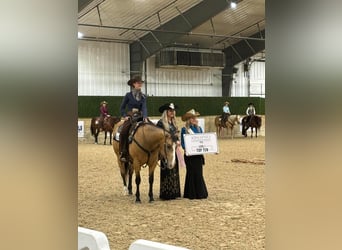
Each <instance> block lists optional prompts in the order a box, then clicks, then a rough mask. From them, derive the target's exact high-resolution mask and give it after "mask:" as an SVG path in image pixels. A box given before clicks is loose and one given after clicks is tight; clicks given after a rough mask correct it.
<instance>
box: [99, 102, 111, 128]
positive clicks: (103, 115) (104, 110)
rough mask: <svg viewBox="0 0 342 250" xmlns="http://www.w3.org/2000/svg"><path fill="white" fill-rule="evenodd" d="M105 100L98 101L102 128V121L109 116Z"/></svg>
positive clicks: (101, 126)
mask: <svg viewBox="0 0 342 250" xmlns="http://www.w3.org/2000/svg"><path fill="white" fill-rule="evenodd" d="M107 104H108V103H107V102H106V101H103V102H101V103H100V128H103V122H104V120H105V119H106V118H107V117H109V116H110V115H109V114H108V107H107Z"/></svg>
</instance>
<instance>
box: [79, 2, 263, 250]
mask: <svg viewBox="0 0 342 250" xmlns="http://www.w3.org/2000/svg"><path fill="white" fill-rule="evenodd" d="M78 10H79V12H78V226H79V227H83V228H86V229H92V230H95V231H99V232H102V233H104V234H105V236H106V237H107V238H108V241H109V245H110V249H111V250H113V249H115V250H128V249H129V248H130V246H131V244H132V243H133V242H134V241H136V240H138V239H143V240H148V241H152V242H156V243H161V244H168V245H171V246H178V247H183V248H187V249H193V250H202V249H203V250H207V249H210V250H211V249H213V250H216V249H232V250H240V249H241V250H246V249H248V250H250V249H253V250H254V249H265V244H266V243H265V242H266V239H265V235H266V232H265V216H266V215H265V166H266V165H265V131H266V116H265V100H266V91H265V62H266V48H265V41H266V38H265V34H266V19H265V0H241V1H240V0H239V1H226V0H144V1H141V0H139V1H138V0H126V1H114V0H106V1H96V0H78ZM137 103H138V104H137ZM171 104H172V106H174V107H176V106H177V108H174V109H173V110H174V111H176V121H177V126H178V129H179V130H180V129H181V128H182V127H183V126H184V125H185V123H184V121H182V120H181V117H182V116H183V115H184V114H186V113H189V112H190V114H191V112H192V110H194V114H196V116H197V112H198V113H199V117H198V120H199V121H200V125H201V126H202V128H203V129H204V132H205V133H207V132H210V133H216V136H217V137H215V136H212V134H211V135H210V137H211V138H217V146H218V152H217V153H216V151H214V152H211V153H206V154H204V157H205V165H204V166H203V171H204V172H203V175H204V180H205V182H206V186H207V189H208V198H207V199H193V200H190V199H186V198H183V196H182V197H181V198H177V199H174V200H161V199H159V193H160V190H159V187H160V166H159V165H158V166H157V167H156V169H155V172H154V185H153V194H154V201H153V202H151V203H150V202H149V196H148V191H149V190H148V189H149V181H148V178H149V177H148V168H142V169H141V172H140V173H141V184H140V198H141V203H136V202H135V199H136V197H135V192H136V185H135V175H134V174H133V181H132V186H133V187H132V188H133V190H132V191H133V195H125V194H124V187H123V181H122V178H121V175H120V170H119V167H118V163H117V158H116V155H115V153H114V150H113V146H112V145H111V144H110V138H109V136H110V135H109V134H108V133H107V135H108V136H107V139H106V144H104V132H103V131H102V132H100V133H99V137H98V143H95V137H94V136H93V135H92V134H91V132H90V127H91V120H93V124H95V121H99V122H98V123H96V126H98V127H97V129H99V126H102V129H105V128H106V129H107V128H108V126H107V125H108V124H109V122H108V121H107V120H104V118H105V117H110V116H111V117H112V118H113V119H110V120H111V121H114V120H117V118H120V119H122V118H126V116H127V114H128V112H138V113H139V112H140V113H142V114H143V115H144V117H143V118H144V120H145V121H146V120H147V119H146V118H147V117H148V118H149V119H150V120H152V121H153V122H156V121H158V120H159V119H160V118H161V116H162V113H163V115H164V117H165V113H167V112H169V111H167V112H165V111H166V110H164V111H163V110H162V111H160V110H161V109H162V108H161V107H163V106H165V105H171ZM250 107H253V109H250ZM134 110H135V111H134ZM174 111H172V112H174ZM195 111H196V113H195ZM250 112H251V113H250ZM173 114H174V113H173ZM229 115H231V116H229ZM247 115H248V116H249V117H248V118H250V117H252V116H253V115H255V116H257V117H255V118H256V121H257V122H255V123H256V124H257V125H255V126H259V125H260V124H259V123H260V119H259V118H261V127H260V128H259V129H258V131H257V135H256V133H255V130H254V133H253V136H252V131H251V129H249V130H247V136H246V137H245V136H243V135H242V133H243V132H244V129H242V128H245V127H243V126H242V125H241V123H243V122H245V120H244V118H245V117H246V116H247ZM219 116H220V117H222V118H227V120H226V122H225V123H223V122H221V121H220V119H221V118H219ZM229 117H230V118H231V120H229ZM167 119H169V117H168V118H167ZM189 119H190V120H191V118H189ZM232 119H234V120H233V122H232ZM105 121H106V122H107V123H105ZM251 121H255V120H250V122H249V123H248V124H250V125H251V124H252V122H251ZM169 122H170V120H169ZM101 124H102V125H101ZM163 124H166V125H168V124H167V121H166V119H165V120H164V123H163ZM220 124H221V125H222V126H227V127H228V126H229V129H226V128H224V129H223V130H222V131H221V133H219V130H217V128H216V126H218V127H219V126H221V125H220ZM232 124H234V126H233V125H232ZM253 126H254V125H253ZM231 128H232V131H231V130H230V129H231ZM110 129H111V127H110V126H109V129H108V130H109V131H110ZM124 131H125V130H124ZM195 132H198V131H195ZM150 133H152V132H150ZM95 134H96V133H95ZM122 134H125V133H122ZM205 136H206V135H205ZM189 137H190V138H194V137H196V135H195V136H192V137H191V136H189ZM189 137H188V138H189ZM144 138H145V137H144ZM160 138H161V139H165V145H167V146H165V152H164V153H165V154H167V153H170V154H171V153H172V152H171V150H169V151H167V149H166V148H167V147H169V148H173V147H172V146H171V143H169V144H167V142H166V140H167V137H166V136H165V134H164V137H162V136H160ZM214 140H215V143H216V139H214ZM169 141H170V140H169ZM145 142H147V140H146V141H145ZM136 144H138V143H136ZM156 144H157V143H156ZM157 145H161V144H157ZM215 146H216V144H215ZM131 148H132V147H131ZM215 150H216V147H215ZM151 151H152V148H151ZM136 152H140V151H136ZM159 153H162V151H159ZM122 157H124V156H122ZM125 157H127V155H126V156H125ZM133 157H134V156H133ZM138 158H139V157H135V158H134V159H135V161H133V162H134V163H135V162H137V159H138ZM152 159H157V157H156V156H155V157H154V158H153V157H152ZM200 163H202V162H200ZM158 164H159V162H158ZM188 165H189V164H188ZM136 167H137V166H136ZM195 170H197V169H195ZM179 174H180V188H181V195H183V193H184V184H185V174H186V168H185V167H181V168H180V169H179ZM169 177H170V175H169ZM170 178H172V177H170ZM164 183H165V182H164ZM78 239H79V241H80V237H79V238H78ZM82 248H83V247H82ZM144 249H145V248H144ZM78 250H84V249H80V247H79V249H78Z"/></svg>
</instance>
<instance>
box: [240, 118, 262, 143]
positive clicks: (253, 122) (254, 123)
mask: <svg viewBox="0 0 342 250" xmlns="http://www.w3.org/2000/svg"><path fill="white" fill-rule="evenodd" d="M247 117H248V116H245V117H244V118H243V119H242V135H244V136H245V137H247V130H248V129H249V128H251V138H252V137H253V129H254V128H255V137H258V129H260V127H261V117H260V116H257V115H252V116H251V117H250V120H249V122H247Z"/></svg>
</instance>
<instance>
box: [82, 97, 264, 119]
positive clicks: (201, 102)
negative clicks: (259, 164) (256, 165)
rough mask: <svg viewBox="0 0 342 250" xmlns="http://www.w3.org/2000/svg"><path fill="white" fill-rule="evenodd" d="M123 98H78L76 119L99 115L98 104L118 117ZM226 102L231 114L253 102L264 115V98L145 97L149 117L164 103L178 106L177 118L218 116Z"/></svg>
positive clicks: (156, 113)
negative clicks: (194, 114)
mask: <svg viewBox="0 0 342 250" xmlns="http://www.w3.org/2000/svg"><path fill="white" fill-rule="evenodd" d="M122 99H123V96H79V97H78V117H94V116H98V115H99V108H100V103H101V102H102V101H107V102H108V109H109V113H110V114H111V115H114V116H119V115H120V104H121V101H122ZM225 101H228V102H229V103H230V104H229V107H230V111H231V113H232V114H239V115H244V114H245V112H246V108H247V104H248V103H249V102H253V103H254V105H255V107H256V111H257V114H259V115H264V114H265V98H260V97H228V98H227V97H167V96H166V97H165V96H164V97H156V96H149V97H147V109H148V115H149V116H159V115H160V113H159V111H158V108H159V107H160V106H161V105H163V104H164V103H168V102H173V103H174V104H176V105H178V107H179V109H178V110H177V116H181V115H182V114H184V113H185V112H186V111H188V110H190V109H192V108H194V109H195V110H196V111H198V112H199V113H200V114H201V116H209V115H219V114H221V113H222V107H223V105H224V102H225Z"/></svg>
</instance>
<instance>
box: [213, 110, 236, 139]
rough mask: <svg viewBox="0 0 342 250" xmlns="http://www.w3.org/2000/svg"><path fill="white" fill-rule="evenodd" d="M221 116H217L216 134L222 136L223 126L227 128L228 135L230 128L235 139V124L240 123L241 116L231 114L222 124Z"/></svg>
mask: <svg viewBox="0 0 342 250" xmlns="http://www.w3.org/2000/svg"><path fill="white" fill-rule="evenodd" d="M221 119H222V118H221V116H220V115H219V116H216V117H215V127H216V134H217V135H218V136H221V132H222V128H227V135H228V130H230V134H231V137H232V139H233V137H234V133H233V132H234V126H235V124H239V123H240V116H239V115H230V116H229V117H228V120H227V122H226V123H225V124H224V125H222V123H221Z"/></svg>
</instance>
